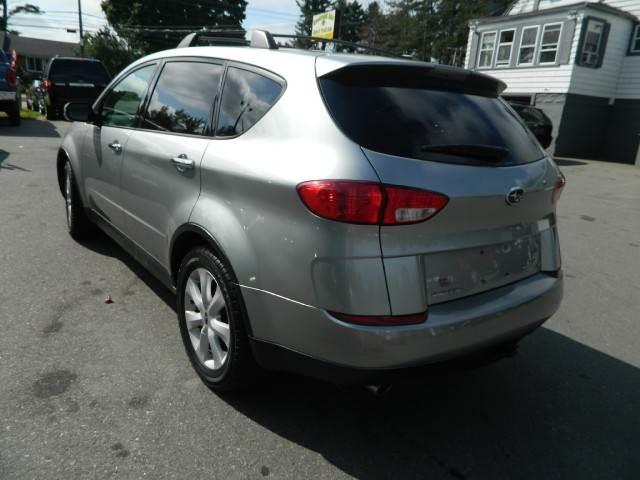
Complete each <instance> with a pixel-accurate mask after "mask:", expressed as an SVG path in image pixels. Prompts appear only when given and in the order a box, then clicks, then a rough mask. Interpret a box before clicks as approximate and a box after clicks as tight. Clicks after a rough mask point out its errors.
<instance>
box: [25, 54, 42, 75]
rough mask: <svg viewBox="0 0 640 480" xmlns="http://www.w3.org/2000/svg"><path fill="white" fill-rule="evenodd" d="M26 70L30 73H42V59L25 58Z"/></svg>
mask: <svg viewBox="0 0 640 480" xmlns="http://www.w3.org/2000/svg"><path fill="white" fill-rule="evenodd" d="M26 60H27V70H28V71H30V72H42V63H43V62H42V59H41V58H38V57H27V58H26Z"/></svg>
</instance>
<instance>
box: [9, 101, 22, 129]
mask: <svg viewBox="0 0 640 480" xmlns="http://www.w3.org/2000/svg"><path fill="white" fill-rule="evenodd" d="M7 115H8V116H9V125H12V126H14V127H17V126H18V125H20V104H19V103H17V102H16V104H15V105H14V106H13V107H12V108H11V110H9V111H8V112H7Z"/></svg>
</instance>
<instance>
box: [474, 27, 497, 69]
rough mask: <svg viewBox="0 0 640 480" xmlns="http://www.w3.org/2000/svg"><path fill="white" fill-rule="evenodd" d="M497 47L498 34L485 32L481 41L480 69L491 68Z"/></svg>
mask: <svg viewBox="0 0 640 480" xmlns="http://www.w3.org/2000/svg"><path fill="white" fill-rule="evenodd" d="M495 46H496V32H484V33H483V34H482V39H481V40H480V60H479V61H478V67H479V68H489V67H491V64H492V63H493V49H494V48H495Z"/></svg>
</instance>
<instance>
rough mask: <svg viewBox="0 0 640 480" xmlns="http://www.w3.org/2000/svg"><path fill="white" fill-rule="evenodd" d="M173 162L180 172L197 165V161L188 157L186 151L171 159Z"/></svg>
mask: <svg viewBox="0 0 640 480" xmlns="http://www.w3.org/2000/svg"><path fill="white" fill-rule="evenodd" d="M171 163H173V166H174V167H176V169H177V170H178V171H179V172H181V173H182V172H185V171H187V170H191V169H192V168H193V167H194V166H195V162H194V161H193V160H191V159H190V158H188V157H187V156H186V155H185V154H184V153H181V154H180V155H178V156H177V157H173V158H172V159H171Z"/></svg>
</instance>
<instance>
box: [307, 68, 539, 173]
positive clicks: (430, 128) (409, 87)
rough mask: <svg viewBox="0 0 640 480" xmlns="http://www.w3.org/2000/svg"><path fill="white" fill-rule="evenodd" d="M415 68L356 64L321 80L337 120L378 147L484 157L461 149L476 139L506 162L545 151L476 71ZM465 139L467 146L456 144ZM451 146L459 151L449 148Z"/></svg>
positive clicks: (439, 157) (422, 155)
mask: <svg viewBox="0 0 640 480" xmlns="http://www.w3.org/2000/svg"><path fill="white" fill-rule="evenodd" d="M378 68H379V67H378ZM412 70H413V71H412V72H407V71H405V70H403V69H397V68H394V69H390V68H385V69H383V70H379V69H378V70H377V69H376V68H375V67H374V68H358V67H352V68H350V69H342V70H339V71H337V72H334V73H333V74H331V75H329V76H327V77H322V78H320V80H319V82H320V88H321V90H322V93H323V96H324V98H325V102H326V104H327V107H328V108H329V110H330V112H331V114H332V116H333V118H334V120H335V121H336V123H337V124H338V126H339V127H340V128H341V129H342V130H343V132H344V133H345V134H346V135H347V136H349V137H350V138H351V139H352V140H354V141H355V142H357V143H358V144H360V145H362V146H364V147H366V148H368V149H371V150H375V151H377V152H381V153H387V154H390V155H398V156H402V157H410V158H416V159H424V160H434V161H444V162H451V163H467V164H468V163H476V162H482V163H486V159H483V160H474V156H473V155H470V154H468V153H463V154H460V153H459V152H460V150H466V151H469V150H473V148H471V147H472V146H473V147H480V148H477V149H476V150H483V152H480V153H484V156H485V157H486V156H487V155H486V151H487V150H489V151H492V150H497V151H499V152H500V153H501V155H500V158H499V159H498V158H496V159H494V160H495V161H496V162H497V161H499V162H500V164H516V163H525V162H530V161H534V160H537V159H539V158H541V157H542V156H543V155H544V152H542V151H541V150H540V148H539V147H538V146H537V144H536V142H535V139H534V138H533V137H532V135H531V133H530V132H529V131H528V129H527V128H526V127H525V126H524V125H523V124H522V122H521V121H520V120H519V119H517V118H516V115H515V114H514V113H512V111H511V110H510V109H509V108H508V107H507V106H506V105H505V104H504V103H503V101H502V100H500V99H498V98H496V97H495V96H493V95H487V96H485V95H486V94H483V93H482V91H481V90H480V89H478V88H477V86H476V85H475V84H474V83H473V82H475V79H473V78H472V77H469V76H468V75H467V78H466V79H464V78H462V77H461V81H460V83H456V79H455V78H451V81H449V82H447V81H446V78H445V77H446V74H445V75H444V76H442V75H443V74H441V73H440V74H439V73H438V72H437V71H432V70H430V69H423V70H424V72H425V73H421V72H418V71H417V69H416V68H412ZM458 73H459V72H458ZM438 75H440V76H438ZM452 75H456V73H452ZM484 81H486V79H483V78H478V82H484ZM449 89H452V90H449ZM469 92H473V93H469ZM461 145H462V146H467V147H466V148H457V149H456V148H451V147H455V146H461ZM440 147H442V148H440ZM446 147H450V150H449V151H450V153H453V152H452V151H453V150H457V152H456V154H455V155H454V154H448V155H444V154H443V153H442V151H443V150H445V149H447V148H446ZM487 147H488V148H487ZM429 150H431V151H429ZM437 150H439V151H437ZM480 153H479V154H478V156H480Z"/></svg>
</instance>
